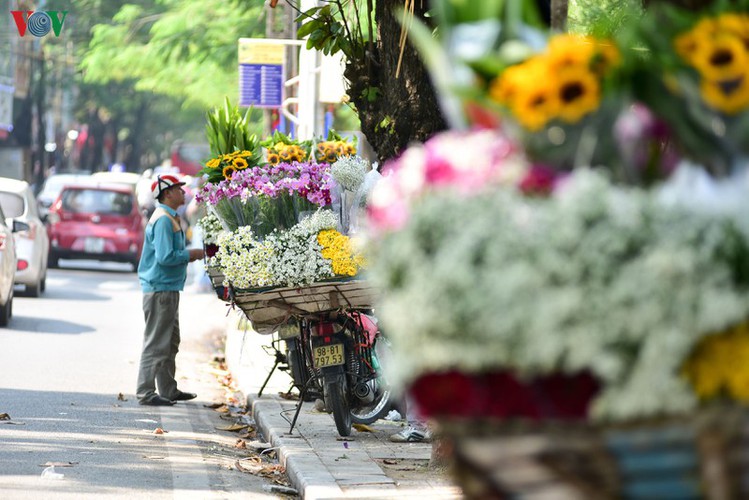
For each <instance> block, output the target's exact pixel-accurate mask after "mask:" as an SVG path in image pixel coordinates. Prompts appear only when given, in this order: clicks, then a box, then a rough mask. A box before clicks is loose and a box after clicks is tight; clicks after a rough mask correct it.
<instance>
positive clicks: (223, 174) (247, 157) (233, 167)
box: [201, 150, 260, 183]
mask: <svg viewBox="0 0 749 500" xmlns="http://www.w3.org/2000/svg"><path fill="white" fill-rule="evenodd" d="M259 160H260V158H259V155H258V154H257V152H252V151H247V150H244V151H234V152H232V153H228V154H222V155H219V156H217V157H216V158H211V159H210V160H208V161H207V162H206V163H205V167H204V168H203V170H201V173H203V174H205V175H206V176H207V177H208V179H207V180H208V182H214V183H215V182H221V181H224V180H230V179H231V178H232V176H233V175H234V174H235V173H236V172H240V171H242V170H245V169H247V168H250V167H255V166H257V165H258V164H259Z"/></svg>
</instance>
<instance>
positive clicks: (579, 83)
mask: <svg viewBox="0 0 749 500" xmlns="http://www.w3.org/2000/svg"><path fill="white" fill-rule="evenodd" d="M556 88H557V101H558V102H559V112H558V113H559V117H560V118H561V119H562V120H564V121H566V122H569V123H575V122H577V121H579V120H580V119H581V118H582V117H583V116H585V115H587V114H588V113H590V112H592V111H595V110H596V109H598V106H599V104H600V102H601V86H600V84H599V83H598V79H597V78H596V77H595V75H594V74H593V73H591V72H590V71H589V70H587V69H585V68H578V67H568V68H567V69H565V70H564V71H562V72H561V73H560V74H559V75H558V81H557V87H556Z"/></svg>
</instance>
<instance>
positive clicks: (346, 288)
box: [232, 279, 375, 334]
mask: <svg viewBox="0 0 749 500" xmlns="http://www.w3.org/2000/svg"><path fill="white" fill-rule="evenodd" d="M374 297H375V294H374V291H373V290H372V288H371V287H370V286H369V283H368V282H366V281H363V280H360V279H337V280H329V281H321V282H318V283H313V284H311V285H307V286H304V287H273V288H262V289H255V290H234V291H233V293H232V300H233V303H234V304H236V305H237V306H238V307H239V308H240V309H242V311H243V312H244V313H245V315H246V316H247V318H248V319H249V320H250V321H251V322H252V326H253V328H254V329H255V331H257V332H258V333H263V334H267V333H273V332H274V331H276V330H277V329H278V328H279V326H281V325H283V324H285V323H286V322H287V321H288V320H289V318H291V317H292V316H310V315H315V314H318V313H321V312H324V311H333V310H337V309H371V308H372V307H373V302H374Z"/></svg>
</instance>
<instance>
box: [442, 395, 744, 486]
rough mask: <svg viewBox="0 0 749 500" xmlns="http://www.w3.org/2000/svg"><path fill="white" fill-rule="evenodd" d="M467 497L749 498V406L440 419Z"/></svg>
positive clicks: (444, 438) (456, 473)
mask: <svg viewBox="0 0 749 500" xmlns="http://www.w3.org/2000/svg"><path fill="white" fill-rule="evenodd" d="M436 432H437V435H438V436H440V438H441V439H443V440H446V442H447V443H448V446H447V448H448V449H451V450H452V454H451V456H450V457H449V459H450V462H451V466H452V469H453V472H454V475H455V478H456V481H457V483H458V484H459V485H460V486H461V487H462V488H463V492H464V494H465V496H466V498H470V499H482V500H484V499H493V498H494V499H505V498H539V499H540V498H549V499H554V500H562V499H613V498H627V499H637V500H640V499H643V500H644V499H701V498H705V499H710V500H727V499H744V498H749V447H747V445H749V412H747V411H744V410H738V409H721V410H715V411H709V412H702V413H700V414H698V415H695V416H693V417H691V418H684V419H672V420H661V421H653V422H642V423H637V424H632V425H628V426H598V427H596V426H592V425H588V424H584V423H564V422H544V423H539V422H508V421H499V420H494V421H490V420H438V421H437V431H436Z"/></svg>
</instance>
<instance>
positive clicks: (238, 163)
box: [231, 157, 247, 170]
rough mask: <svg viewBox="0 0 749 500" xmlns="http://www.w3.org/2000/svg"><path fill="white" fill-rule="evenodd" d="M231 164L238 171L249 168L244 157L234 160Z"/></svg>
mask: <svg viewBox="0 0 749 500" xmlns="http://www.w3.org/2000/svg"><path fill="white" fill-rule="evenodd" d="M231 164H232V165H233V166H234V167H235V168H236V169H237V170H243V169H245V168H247V160H245V159H244V158H242V157H238V158H234V160H232V162H231Z"/></svg>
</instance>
